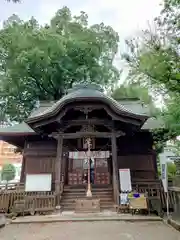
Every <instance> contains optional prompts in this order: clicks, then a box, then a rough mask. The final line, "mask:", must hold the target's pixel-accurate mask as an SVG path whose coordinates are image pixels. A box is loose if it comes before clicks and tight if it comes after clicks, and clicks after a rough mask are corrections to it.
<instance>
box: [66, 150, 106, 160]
mask: <svg viewBox="0 0 180 240" xmlns="http://www.w3.org/2000/svg"><path fill="white" fill-rule="evenodd" d="M90 153H91V156H89V157H92V158H109V157H110V152H109V151H90ZM87 154H88V153H87V152H85V151H80V152H78V151H76V152H69V158H71V159H85V158H87V157H88V156H87Z"/></svg>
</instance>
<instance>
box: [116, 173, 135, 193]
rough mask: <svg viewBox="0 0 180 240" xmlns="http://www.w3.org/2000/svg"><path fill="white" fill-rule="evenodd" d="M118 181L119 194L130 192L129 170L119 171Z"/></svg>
mask: <svg viewBox="0 0 180 240" xmlns="http://www.w3.org/2000/svg"><path fill="white" fill-rule="evenodd" d="M119 180H120V189H121V192H131V191H132V184H131V173H130V169H129V168H125V169H119Z"/></svg>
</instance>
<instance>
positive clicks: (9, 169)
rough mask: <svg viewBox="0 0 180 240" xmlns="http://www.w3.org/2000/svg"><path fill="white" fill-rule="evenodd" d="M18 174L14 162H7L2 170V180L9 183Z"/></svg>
mask: <svg viewBox="0 0 180 240" xmlns="http://www.w3.org/2000/svg"><path fill="white" fill-rule="evenodd" d="M15 176H16V169H15V167H14V165H12V164H5V165H4V166H3V167H2V171H1V180H5V181H6V182H7V183H8V182H9V181H11V180H13V179H14V178H15Z"/></svg>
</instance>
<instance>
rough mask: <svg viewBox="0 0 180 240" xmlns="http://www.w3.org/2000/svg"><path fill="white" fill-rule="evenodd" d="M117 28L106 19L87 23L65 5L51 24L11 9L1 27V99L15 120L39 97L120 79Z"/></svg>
mask: <svg viewBox="0 0 180 240" xmlns="http://www.w3.org/2000/svg"><path fill="white" fill-rule="evenodd" d="M118 42H119V37H118V34H117V33H116V32H115V31H114V30H113V29H112V28H111V27H110V26H105V25H104V24H103V23H101V24H95V25H92V26H89V25H88V16H87V14H86V13H85V12H81V14H80V15H79V16H72V14H71V12H70V10H69V9H68V8H67V7H64V8H62V9H60V10H58V11H57V13H56V15H55V16H54V17H53V18H52V20H51V22H50V24H49V25H46V26H40V25H39V24H38V22H37V21H36V20H35V19H34V18H32V19H31V20H29V21H27V22H24V21H22V20H21V19H19V18H18V17H17V16H15V15H13V16H12V17H10V18H9V19H8V20H7V21H6V22H5V23H4V28H3V29H2V30H1V31H0V66H1V67H0V68H1V69H0V72H1V84H0V97H1V98H0V102H1V103H2V106H3V109H4V113H5V114H6V115H8V117H9V118H11V120H16V121H22V120H23V119H24V118H26V117H27V116H28V115H29V113H30V111H31V110H32V108H33V107H34V106H35V104H36V103H37V102H38V101H39V100H59V99H60V98H61V97H62V96H63V95H64V93H65V92H66V91H67V89H68V88H71V87H72V85H73V83H77V82H83V81H86V82H95V83H98V84H100V85H101V86H103V87H104V86H109V85H110V84H111V83H114V82H116V81H117V80H118V79H119V71H118V70H117V69H116V68H115V67H114V65H113V60H114V57H115V55H116V53H117V50H118Z"/></svg>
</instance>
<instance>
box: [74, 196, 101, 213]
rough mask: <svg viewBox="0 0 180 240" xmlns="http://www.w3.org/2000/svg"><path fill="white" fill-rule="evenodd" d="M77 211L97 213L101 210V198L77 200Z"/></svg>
mask: <svg viewBox="0 0 180 240" xmlns="http://www.w3.org/2000/svg"><path fill="white" fill-rule="evenodd" d="M75 212H76V213H97V212H100V199H97V198H89V197H88V198H81V199H76V200H75Z"/></svg>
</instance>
